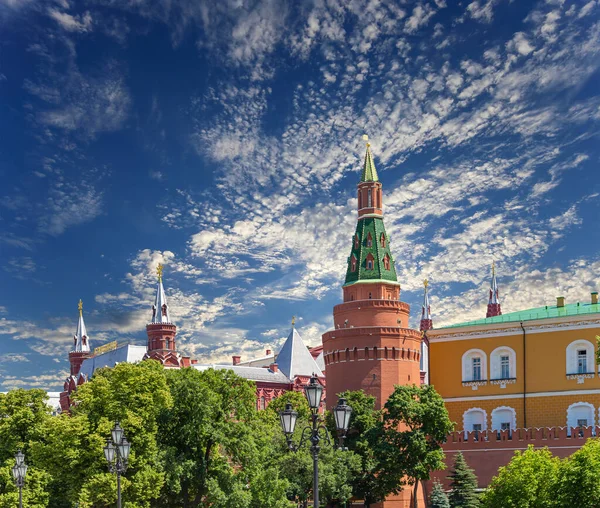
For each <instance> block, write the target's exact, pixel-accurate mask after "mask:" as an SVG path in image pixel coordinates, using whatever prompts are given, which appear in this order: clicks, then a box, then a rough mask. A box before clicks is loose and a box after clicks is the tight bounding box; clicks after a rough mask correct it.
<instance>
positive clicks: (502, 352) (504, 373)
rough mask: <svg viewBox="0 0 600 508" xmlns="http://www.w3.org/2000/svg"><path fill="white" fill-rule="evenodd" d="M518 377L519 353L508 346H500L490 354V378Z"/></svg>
mask: <svg viewBox="0 0 600 508" xmlns="http://www.w3.org/2000/svg"><path fill="white" fill-rule="evenodd" d="M516 377H517V353H515V350H514V349H512V348H510V347H508V346H500V347H497V348H496V349H494V350H493V351H492V353H491V354H490V379H491V380H492V381H493V380H495V379H514V378H516Z"/></svg>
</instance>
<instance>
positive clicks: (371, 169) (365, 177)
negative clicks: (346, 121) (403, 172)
mask: <svg viewBox="0 0 600 508" xmlns="http://www.w3.org/2000/svg"><path fill="white" fill-rule="evenodd" d="M360 181H361V182H378V181H379V177H378V176H377V170H376V169H375V163H374V162H373V154H372V153H371V143H367V153H366V154H365V165H364V166H363V170H362V175H361V177H360Z"/></svg>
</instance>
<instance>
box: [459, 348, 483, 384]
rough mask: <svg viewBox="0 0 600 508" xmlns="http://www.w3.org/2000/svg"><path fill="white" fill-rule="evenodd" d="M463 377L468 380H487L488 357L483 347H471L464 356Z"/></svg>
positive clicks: (464, 380)
mask: <svg viewBox="0 0 600 508" xmlns="http://www.w3.org/2000/svg"><path fill="white" fill-rule="evenodd" d="M462 378H463V382H466V381H487V357H486V354H485V353H484V352H483V351H482V350H481V349H469V351H467V352H466V353H465V354H464V355H463V357H462Z"/></svg>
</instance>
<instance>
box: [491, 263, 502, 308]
mask: <svg viewBox="0 0 600 508" xmlns="http://www.w3.org/2000/svg"><path fill="white" fill-rule="evenodd" d="M489 303H493V304H496V303H500V300H499V299H498V282H497V281H496V263H495V262H494V261H492V286H491V287H490V301H489Z"/></svg>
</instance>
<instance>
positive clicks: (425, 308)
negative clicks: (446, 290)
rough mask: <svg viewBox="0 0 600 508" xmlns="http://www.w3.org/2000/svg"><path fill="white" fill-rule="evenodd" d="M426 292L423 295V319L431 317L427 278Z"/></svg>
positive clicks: (425, 283)
mask: <svg viewBox="0 0 600 508" xmlns="http://www.w3.org/2000/svg"><path fill="white" fill-rule="evenodd" d="M423 285H424V286H425V294H424V295H423V307H422V308H421V319H431V306H430V305H429V290H428V289H427V286H428V283H427V280H425V282H424V284H423Z"/></svg>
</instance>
